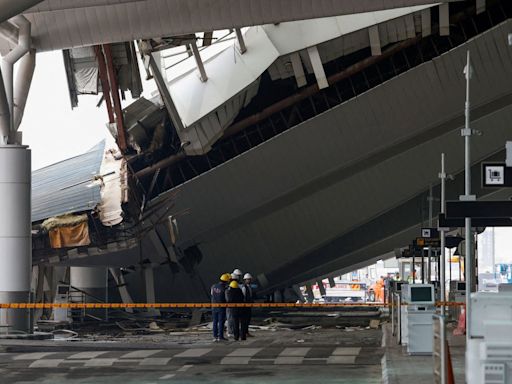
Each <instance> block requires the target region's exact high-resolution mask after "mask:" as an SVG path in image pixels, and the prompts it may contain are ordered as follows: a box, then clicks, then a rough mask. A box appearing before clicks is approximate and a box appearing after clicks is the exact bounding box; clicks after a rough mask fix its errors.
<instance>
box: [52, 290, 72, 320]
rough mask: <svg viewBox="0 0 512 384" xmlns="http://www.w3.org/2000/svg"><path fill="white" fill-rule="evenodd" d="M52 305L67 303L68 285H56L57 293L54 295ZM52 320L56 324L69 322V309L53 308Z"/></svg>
mask: <svg viewBox="0 0 512 384" xmlns="http://www.w3.org/2000/svg"><path fill="white" fill-rule="evenodd" d="M54 303H56V304H67V303H69V285H57V292H56V295H55V300H54ZM53 320H54V321H56V322H64V323H69V322H71V317H70V316H69V309H67V308H54V309H53Z"/></svg>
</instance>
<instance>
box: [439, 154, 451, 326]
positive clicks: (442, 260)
mask: <svg viewBox="0 0 512 384" xmlns="http://www.w3.org/2000/svg"><path fill="white" fill-rule="evenodd" d="M444 163H445V155H444V153H442V154H441V173H440V174H439V178H440V179H441V213H445V205H446V204H445V201H446V170H445V164H444ZM440 230H441V258H440V280H441V281H440V285H441V301H446V276H445V275H446V271H445V269H446V233H445V229H444V228H441V229H440ZM450 262H451V260H450ZM450 268H451V264H450ZM450 275H451V274H450ZM445 311H446V307H445V306H444V305H443V306H441V315H442V316H444V315H445Z"/></svg>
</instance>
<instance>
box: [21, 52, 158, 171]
mask: <svg viewBox="0 0 512 384" xmlns="http://www.w3.org/2000/svg"><path fill="white" fill-rule="evenodd" d="M139 64H140V63H139ZM141 68H142V67H141ZM142 79H143V86H144V95H148V94H149V92H150V91H151V90H152V89H154V86H153V84H152V82H153V81H152V80H151V84H148V83H147V82H145V81H144V77H143V78H142ZM126 96H127V100H126V101H125V102H123V106H126V105H128V104H130V103H131V102H132V100H130V98H129V92H127V93H126ZM99 99H100V96H97V95H84V96H78V107H77V108H75V109H73V110H72V109H71V102H70V99H69V92H68V86H67V80H66V72H65V70H64V61H63V59H62V52H61V51H58V52H44V53H38V54H37V56H36V70H35V73H34V78H33V80H32V86H31V89H30V93H29V97H28V101H27V106H26V108H25V114H24V116H23V121H22V123H21V126H20V130H21V131H22V132H23V144H25V145H28V146H30V148H31V150H32V169H33V170H36V169H39V168H42V167H45V166H47V165H50V164H54V163H56V162H58V161H61V160H65V159H68V158H70V157H73V156H76V155H79V154H81V153H84V152H86V151H87V150H88V149H89V148H91V147H93V146H94V145H95V144H97V143H98V142H99V141H101V140H102V139H104V138H107V140H108V142H111V143H113V142H114V140H113V138H112V136H111V135H110V133H109V132H108V130H107V127H106V123H107V122H108V115H107V109H106V106H105V103H102V104H101V105H100V107H99V108H97V107H96V103H97V102H98V100H99Z"/></svg>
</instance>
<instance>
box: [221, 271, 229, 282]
mask: <svg viewBox="0 0 512 384" xmlns="http://www.w3.org/2000/svg"><path fill="white" fill-rule="evenodd" d="M230 278H231V276H230V275H229V273H223V274H222V275H221V277H220V281H224V282H228V281H229V279H230Z"/></svg>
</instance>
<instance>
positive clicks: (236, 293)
mask: <svg viewBox="0 0 512 384" xmlns="http://www.w3.org/2000/svg"><path fill="white" fill-rule="evenodd" d="M226 301H227V302H228V303H243V302H244V294H243V292H242V290H241V289H240V287H239V286H238V282H237V281H235V280H233V281H231V283H229V288H228V289H227V290H226ZM242 309H244V308H231V314H232V318H233V337H234V338H235V340H236V341H238V339H240V317H241V312H242V311H241V310H242ZM242 340H245V333H243V334H242Z"/></svg>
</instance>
